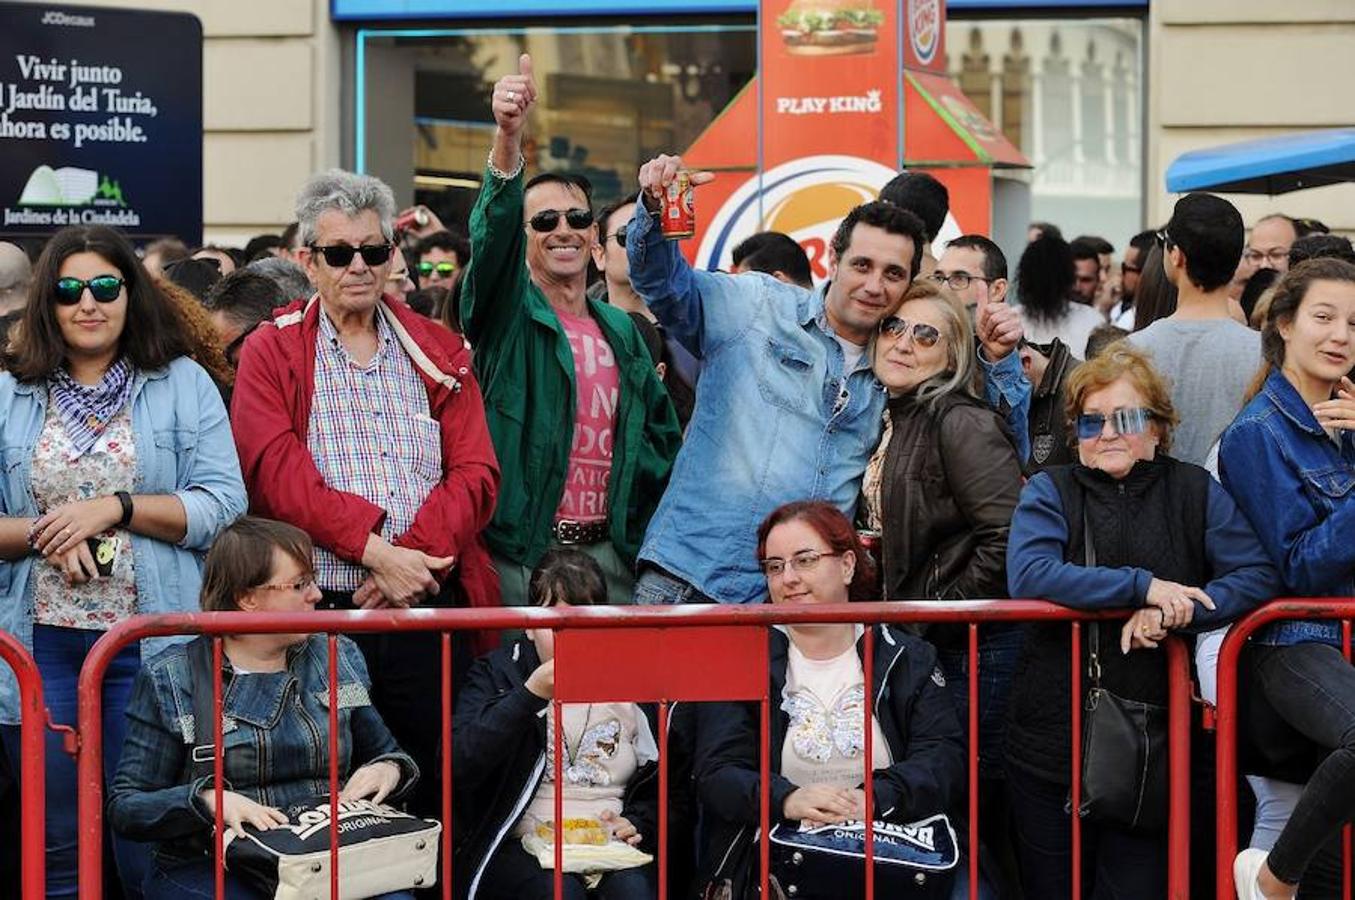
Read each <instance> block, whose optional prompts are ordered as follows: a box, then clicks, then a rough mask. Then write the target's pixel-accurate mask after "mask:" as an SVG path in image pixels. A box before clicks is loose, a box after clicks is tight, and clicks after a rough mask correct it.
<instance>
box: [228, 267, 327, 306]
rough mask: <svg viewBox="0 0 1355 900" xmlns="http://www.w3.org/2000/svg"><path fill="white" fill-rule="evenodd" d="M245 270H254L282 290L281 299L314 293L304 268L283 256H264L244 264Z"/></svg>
mask: <svg viewBox="0 0 1355 900" xmlns="http://www.w3.org/2000/svg"><path fill="white" fill-rule="evenodd" d="M245 271H248V272H255V273H257V274H259V275H262V276H264V277H265V278H270V279H272V281H273V283H274V284H276V285H277V286H278V289H279V290H280V291H282V296H283V299H285V300H286V301H288V302H291V301H292V300H295V299H297V298H298V297H301V298H306V297H309V296H310V295H311V294H313V293H315V288H313V287H311V280H310V279H309V278H307V277H306V270H305V269H303V268H301V266H299V265H297V264H296V263H294V262H292V261H291V259H289V258H288V257H285V256H265V257H263V258H262V259H256V260H254V262H252V263H250V264H249V265H247V266H245Z"/></svg>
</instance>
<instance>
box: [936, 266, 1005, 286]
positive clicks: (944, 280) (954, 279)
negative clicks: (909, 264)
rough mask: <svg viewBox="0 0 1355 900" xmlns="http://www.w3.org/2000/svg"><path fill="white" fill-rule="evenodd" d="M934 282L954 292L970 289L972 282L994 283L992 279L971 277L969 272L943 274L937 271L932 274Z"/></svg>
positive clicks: (979, 276) (978, 276) (977, 276)
mask: <svg viewBox="0 0 1355 900" xmlns="http://www.w3.org/2000/svg"><path fill="white" fill-rule="evenodd" d="M932 281H935V282H936V283H937V284H944V285H946V286H947V287H949V288H950V289H951V290H952V291H963V290H966V289H967V288H968V287H969V282H971V281H984V282H989V283H991V282H992V279H991V278H984V277H983V276H981V275H970V274H969V273H968V272H942V271H941V270H940V269H937V270H936V271H935V272H933V273H932Z"/></svg>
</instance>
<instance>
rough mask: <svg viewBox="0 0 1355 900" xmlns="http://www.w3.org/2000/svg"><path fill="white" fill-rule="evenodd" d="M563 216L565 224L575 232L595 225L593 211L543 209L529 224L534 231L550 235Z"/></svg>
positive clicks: (529, 220) (528, 221)
mask: <svg viewBox="0 0 1355 900" xmlns="http://www.w3.org/2000/svg"><path fill="white" fill-rule="evenodd" d="M562 215H563V216H564V217H565V224H567V225H568V226H569V227H570V228H573V229H574V230H575V231H582V230H583V229H585V228H587V227H588V226H589V225H592V224H593V211H592V210H591V209H565V210H560V209H543V210H541V212H539V213H537V214H536V215H534V216H532V217H531V218H530V219H528V220H527V224H528V225H530V226H532V231H539V232H541V233H542V234H549V233H550V232H552V231H554V230H555V226H557V225H559V224H560V216H562Z"/></svg>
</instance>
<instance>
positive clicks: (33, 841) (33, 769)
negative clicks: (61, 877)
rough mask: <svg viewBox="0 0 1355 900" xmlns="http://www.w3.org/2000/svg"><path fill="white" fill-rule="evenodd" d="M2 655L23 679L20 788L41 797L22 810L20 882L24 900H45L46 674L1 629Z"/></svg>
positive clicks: (20, 680) (29, 655)
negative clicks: (43, 676)
mask: <svg viewBox="0 0 1355 900" xmlns="http://www.w3.org/2000/svg"><path fill="white" fill-rule="evenodd" d="M0 657H3V659H4V660H5V662H6V663H7V664H8V665H9V667H10V669H11V670H13V672H14V677H15V679H16V680H17V681H18V683H19V749H20V752H21V753H22V754H23V759H22V760H16V761H15V762H16V763H17V766H16V768H17V769H18V771H19V777H20V779H21V789H20V790H21V793H22V794H23V795H24V796H26V797H31V798H37V799H36V801H33V800H30V801H29V802H28V803H24V804H22V809H20V810H19V860H20V862H19V865H20V871H21V876H20V885H21V890H22V892H23V897H24V900H42V898H43V897H44V896H46V893H47V884H46V875H47V866H46V862H47V860H46V853H47V848H46V846H45V845H46V841H45V834H44V832H45V831H46V827H47V823H46V810H47V803H46V797H47V766H46V763H47V760H46V745H45V738H46V735H45V734H44V733H43V729H44V728H45V727H46V724H47V706H46V703H45V702H44V701H43V696H42V675H41V673H39V672H38V664H37V663H36V662H34V660H33V656H32V654H30V653H29V652H28V650H27V649H26V648H25V647H24V645H23V644H21V643H19V641H18V639H16V638H15V637H14V635H12V634H8V633H6V632H0ZM81 799H82V800H83V791H82V792H81Z"/></svg>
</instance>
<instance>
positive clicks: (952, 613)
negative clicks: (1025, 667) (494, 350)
mask: <svg viewBox="0 0 1355 900" xmlns="http://www.w3.org/2000/svg"><path fill="white" fill-rule="evenodd" d="M1123 616H1124V613H1123V612H1122V611H1121V612H1119V613H1118V614H1116V613H1108V614H1104V615H1100V614H1092V615H1089V614H1086V613H1082V612H1079V611H1076V610H1071V609H1068V608H1065V607H1062V606H1057V605H1054V604H1052V603H1046V602H1043V601H1029V600H1001V601H968V602H953V603H940V602H895V603H852V604H841V605H825V606H817V607H797V608H787V607H777V606H771V605H758V606H681V607H563V608H562V607H555V608H552V609H537V608H502V609H474V610H472V609H426V610H402V611H368V612H333V611H317V612H308V613H285V614H284V613H253V614H245V613H199V614H182V615H166V616H139V617H136V618H133V619H131V620H129V621H127V622H124V623H121V624H119V625H118V626H116V627H114V628H113V629H111V630H110V631H109V632H108V633H107V634H106V635H105V636H104V637H103V638H102V639H100V641H99V642H98V643H97V644H96V645H95V646H94V648H93V649H92V651H91V652H90V654H89V656H88V658H87V661H86V663H85V666H84V669H83V670H82V671H81V674H80V683H79V698H78V700H79V734H80V736H81V740H80V753H79V760H78V765H79V783H80V799H79V811H78V812H79V821H80V848H79V858H80V872H79V879H80V896H81V897H83V898H86V900H99V898H101V897H102V886H103V885H102V879H103V776H102V772H103V760H102V756H103V747H102V731H101V723H102V710H101V705H102V690H101V686H102V682H103V678H104V674H105V672H106V670H107V668H108V665H109V663H110V662H111V661H112V660H113V658H114V657H115V656H116V655H117V653H118V652H119V651H120V650H121V649H122V648H123V647H125V646H126V645H128V644H129V643H131V642H133V641H137V640H140V639H142V638H147V637H159V636H167V635H176V634H206V635H213V636H215V637H216V640H214V642H213V644H214V657H215V659H216V660H217V662H218V665H217V666H216V668H215V675H214V678H213V684H212V686H211V689H212V692H213V704H214V708H215V709H216V712H217V714H216V723H215V727H216V733H215V735H214V738H215V746H216V748H218V749H217V753H216V759H215V766H216V774H217V778H216V790H217V802H216V810H217V814H216V818H217V822H216V830H217V834H218V835H220V834H221V833H222V831H223V828H222V822H221V816H222V803H221V789H222V788H221V785H222V780H221V777H220V775H221V767H222V757H221V751H220V749H219V748H221V746H222V735H221V715H220V710H221V677H220V671H221V670H220V665H219V662H220V653H221V642H220V636H221V635H227V634H275V633H325V634H328V635H329V640H328V649H329V671H330V692H331V697H330V703H329V709H330V739H329V740H330V748H329V751H330V757H329V758H330V773H329V775H330V794H331V797H337V796H338V793H339V783H338V771H337V760H338V753H337V739H338V738H337V722H336V721H335V719H336V716H337V712H336V711H337V708H338V703H337V702H336V701H335V698H334V696H333V692H334V691H336V690H337V638H336V637H335V635H337V634H340V633H347V634H354V633H373V632H381V631H394V630H418V631H438V632H442V643H441V671H442V674H443V678H444V683H445V684H447V685H448V688H449V689H448V690H446V691H444V696H443V705H442V717H441V718H442V722H441V728H442V735H443V736H444V749H443V754H442V776H443V777H442V781H443V789H442V797H441V801H442V802H441V809H442V814H443V824H444V829H443V854H442V871H441V882H442V896H443V897H445V898H449V900H450V897H451V896H452V880H451V879H452V858H451V852H450V849H451V831H452V830H451V827H450V823H451V815H452V813H451V811H452V802H451V801H452V797H451V789H452V772H451V758H452V751H451V743H450V742H451V741H452V740H454V738H455V735H454V734H452V730H451V710H452V703H453V698H452V696H451V689H450V688H451V672H452V665H451V632H454V631H463V630H480V629H487V630H501V629H521V628H536V629H541V628H548V629H552V630H554V631H555V632H556V675H555V679H556V680H555V697H554V702H553V709H554V716H555V721H556V726H557V727H556V728H555V742H556V748H555V751H556V752H555V775H556V782H555V783H556V784H560V783H561V779H560V767H561V760H562V756H563V751H562V748H561V746H560V745H561V742H562V735H563V729H562V728H561V727H559V722H560V714H561V709H562V705H563V704H565V703H575V702H613V701H637V702H654V703H657V704H658V705H659V712H660V723H659V725H660V728H659V734H660V741H661V744H660V760H659V810H660V813H659V815H660V818H659V822H658V829H659V833H658V838H659V848H660V851H659V872H660V877H659V888H658V890H659V894H658V896H659V898H661V900H665V898H666V897H667V885H666V883H665V882H666V878H665V877H664V876H666V874H667V865H668V862H667V860H666V844H667V842H666V838H667V833H668V818H667V807H668V787H669V785H668V772H667V764H668V759H667V753H666V750H667V746H666V744H667V727H666V726H667V717H668V711H669V704H670V703H672V702H673V701H679V700H682V701H687V700H695V701H705V700H750V701H756V702H758V703H759V704H760V707H761V717H760V718H761V737H760V743H761V747H760V753H759V764H760V768H761V771H762V773H763V777H762V779H761V786H762V797H761V809H760V812H759V816H760V821H761V825H762V828H761V847H760V854H759V855H760V860H761V866H760V868H761V873H760V878H761V883H762V885H763V896H767V893H766V886H767V879H768V872H769V860H770V857H769V853H770V850H769V842H768V839H767V832H768V825H769V820H770V809H769V807H770V801H769V793H770V779H769V778H768V777H767V773H768V772H769V771H770V747H769V735H770V728H769V723H770V713H771V708H770V697H769V679H768V661H767V641H766V629H767V628H768V627H769V626H771V625H779V624H797V623H798V624H822V623H842V624H858V623H870V624H874V623H881V622H884V623H896V624H902V623H938V622H952V623H954V622H961V623H968V625H969V630H968V631H969V641H968V654H969V723H968V731H969V747H968V768H969V792H968V794H969V796H968V817H969V821H968V829H969V845H970V846H971V847H977V846H978V831H979V812H978V807H979V803H978V801H979V797H978V790H977V786H978V781H977V774H976V771H977V767H978V727H977V723H978V677H979V673H978V667H979V659H978V626H979V625H980V624H982V623H989V622H1044V623H1050V622H1068V623H1069V627H1070V628H1071V630H1072V642H1071V643H1072V650H1071V659H1070V664H1071V667H1072V707H1071V713H1072V729H1071V740H1072V750H1073V752H1072V760H1073V771H1072V808H1073V809H1077V808H1078V806H1079V800H1080V798H1079V793H1080V791H1079V788H1080V777H1079V775H1080V773H1079V768H1080V761H1081V749H1080V739H1081V731H1082V728H1081V718H1082V708H1081V702H1080V701H1081V668H1082V666H1081V623H1082V622H1084V621H1088V620H1092V619H1096V620H1102V619H1112V620H1113V619H1116V618H1123ZM617 629H628V630H631V631H632V632H634V634H633V635H632V639H631V640H628V641H616V640H614V639H612V638H611V635H610V634H608V632H613V631H615V630H617ZM866 635H867V637H866V638H865V640H866V653H865V663H864V666H865V672H864V675H865V680H866V683H867V684H869V683H871V679H872V672H871V665H872V654H871V649H872V644H871V642H872V641H873V639H874V638H873V634H872V631H871V630H870V629H867V630H866ZM599 642H601V644H603V645H605V651H606V652H605V653H603V652H599V649H602V648H601V647H600V646H599ZM1163 647H1164V652H1165V653H1166V657H1167V664H1168V667H1169V682H1170V684H1171V693H1170V699H1169V712H1168V715H1169V721H1170V733H1171V744H1170V818H1169V826H1168V847H1169V857H1168V898H1169V900H1186V898H1188V896H1189V860H1190V848H1189V835H1190V823H1189V816H1190V797H1189V789H1190V771H1189V769H1190V749H1189V719H1190V682H1189V668H1188V659H1187V652H1186V650H1185V647H1184V646H1183V645H1182V644H1181V643H1180V642H1179V641H1178V640H1175V639H1169V640H1168V641H1166V642H1165V643H1164V645H1163ZM1220 695H1221V696H1222V685H1220ZM27 721H28V717H25V722H27ZM870 731H871V730H870V729H866V733H865V734H866V736H865V747H864V757H865V758H864V771H865V772H866V773H869V772H870V771H872V769H873V765H872V755H873V752H874V748H873V747H872V746H871V735H870ZM333 802H336V801H333ZM561 803H562V801H561V794H560V792H557V794H556V804H557V809H556V827H557V829H558V828H559V827H561V824H562V818H563V817H562V815H561V809H560V806H561ZM870 803H871V797H870V792H869V791H867V792H866V810H865V819H866V820H867V821H870V819H871V812H872V810H871V807H870ZM336 812H337V811H336V810H334V811H332V812H331V832H330V842H331V847H330V872H329V874H330V878H331V891H332V896H338V895H339V891H338V885H339V877H340V876H339V867H338V843H337V840H336V837H337V834H336V832H337V823H338V816H337V815H336V814H335V813H336ZM1071 833H1072V848H1071V849H1072V860H1073V862H1072V866H1073V898H1074V900H1079V898H1080V896H1081V887H1080V883H1081V859H1080V857H1081V827H1080V822H1079V820H1078V817H1077V816H1076V815H1072V816H1071ZM38 834H41V830H40V829H39V831H38ZM866 835H867V838H866V858H867V865H866V870H865V876H866V882H865V884H866V894H865V895H866V897H867V898H868V900H873V898H874V896H875V892H874V885H873V879H874V868H873V866H872V865H870V863H871V861H872V859H873V852H874V851H873V844H872V838H871V831H870V829H866ZM562 852H563V850H562V842H561V841H560V840H558V830H557V840H556V866H555V872H556V875H555V879H556V896H557V897H559V896H561V893H560V891H561V878H562V875H561V873H560V870H561V866H560V857H561V855H562ZM216 853H217V868H216V871H217V894H218V896H222V895H223V881H224V874H223V870H222V867H221V864H220V853H221V844H220V840H219V839H218V840H217V842H216ZM969 874H970V879H969V884H970V898H971V900H975V898H977V896H978V892H979V885H980V881H979V877H978V875H979V872H978V855H977V854H976V853H971V854H970V856H969Z"/></svg>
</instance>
